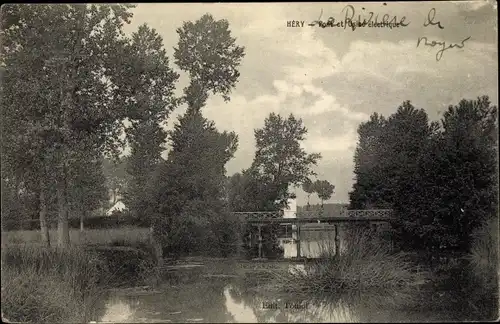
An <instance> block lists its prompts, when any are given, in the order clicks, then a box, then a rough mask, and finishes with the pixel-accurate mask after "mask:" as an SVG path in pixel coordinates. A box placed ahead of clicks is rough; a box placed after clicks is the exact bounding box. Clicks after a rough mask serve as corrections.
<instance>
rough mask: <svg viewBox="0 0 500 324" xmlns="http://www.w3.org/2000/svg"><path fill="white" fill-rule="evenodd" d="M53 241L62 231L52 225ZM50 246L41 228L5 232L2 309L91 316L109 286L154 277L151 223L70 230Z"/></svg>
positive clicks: (18, 315)
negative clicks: (62, 242)
mask: <svg viewBox="0 0 500 324" xmlns="http://www.w3.org/2000/svg"><path fill="white" fill-rule="evenodd" d="M50 234H51V242H54V243H56V238H57V233H56V231H52V232H51V233H50ZM70 236H71V243H72V244H71V246H70V247H68V248H65V249H61V248H57V247H51V248H46V247H44V246H42V245H41V244H40V234H39V231H15V232H6V233H2V313H3V316H5V318H7V319H8V320H9V321H14V322H26V321H29V322H51V323H54V322H88V321H89V320H90V319H91V318H93V317H95V316H94V313H95V312H96V311H98V310H99V308H98V307H97V306H102V305H103V301H102V299H103V298H104V295H105V294H106V292H107V290H108V288H111V287H115V286H121V285H130V284H131V283H132V284H134V285H136V284H143V283H146V284H150V283H151V284H152V283H155V282H156V281H155V276H156V275H157V274H156V271H155V268H156V267H155V265H156V262H155V259H154V255H153V250H152V248H151V246H150V244H149V229H142V228H120V229H106V230H104V229H103V230H86V231H85V232H83V233H80V231H79V230H71V232H70Z"/></svg>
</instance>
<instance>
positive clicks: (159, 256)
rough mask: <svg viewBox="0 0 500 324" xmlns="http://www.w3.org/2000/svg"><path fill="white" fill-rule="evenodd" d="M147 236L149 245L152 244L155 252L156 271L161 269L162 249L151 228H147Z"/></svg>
mask: <svg viewBox="0 0 500 324" xmlns="http://www.w3.org/2000/svg"><path fill="white" fill-rule="evenodd" d="M149 234H150V238H151V243H152V244H153V248H154V251H155V257H156V260H157V261H158V263H157V266H158V269H161V268H163V248H162V246H161V244H160V241H159V240H157V239H156V238H155V234H154V230H153V226H151V227H150V228H149Z"/></svg>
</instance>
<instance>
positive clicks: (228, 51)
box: [154, 14, 244, 252]
mask: <svg viewBox="0 0 500 324" xmlns="http://www.w3.org/2000/svg"><path fill="white" fill-rule="evenodd" d="M177 33H178V34H179V44H178V47H177V48H175V49H174V58H175V63H176V64H177V66H178V67H179V68H180V69H181V70H183V71H185V72H187V73H188V75H189V77H190V84H189V86H188V87H186V88H185V89H184V96H183V98H182V101H183V102H184V103H186V104H187V111H186V113H185V114H184V115H183V116H181V117H180V118H179V122H178V123H177V124H176V125H175V127H174V130H173V131H172V132H171V133H170V134H169V135H170V143H171V146H172V149H171V151H170V152H169V155H168V160H167V161H166V162H165V163H162V164H161V165H160V166H159V169H158V171H157V172H158V182H159V183H158V185H157V188H158V194H157V197H158V198H156V200H157V201H159V202H160V204H159V206H158V209H157V210H158V212H157V214H156V218H155V223H154V235H155V237H157V238H158V239H159V240H161V241H162V242H163V243H162V244H163V246H165V247H167V248H168V249H169V250H170V251H177V252H182V250H183V249H186V252H188V251H189V250H190V249H194V248H196V245H198V246H203V245H204V243H207V242H208V243H210V241H213V240H211V239H210V238H213V236H214V234H213V233H214V230H215V227H216V223H218V222H219V221H218V219H217V217H218V215H224V214H225V212H224V210H225V207H226V202H225V199H224V198H225V194H224V190H225V188H224V187H225V179H226V178H225V164H226V163H227V161H229V159H230V158H232V156H233V155H234V152H235V150H236V148H237V136H236V134H234V133H233V132H219V131H217V129H216V127H215V124H214V123H213V122H211V121H209V120H207V119H206V118H204V117H203V115H202V113H201V109H202V108H203V107H204V105H205V103H206V100H207V98H208V95H209V93H212V94H221V95H222V96H223V98H224V100H226V101H228V100H229V94H230V92H231V90H232V88H233V87H234V86H235V84H236V82H237V79H238V77H239V72H238V71H237V67H238V66H239V64H240V61H241V59H242V58H243V56H244V48H243V47H239V46H237V45H236V44H235V42H236V39H235V38H233V37H232V36H231V33H230V30H229V24H228V22H227V21H226V20H218V21H217V20H214V18H213V17H212V16H211V15H209V14H206V15H204V16H202V17H201V18H200V19H199V20H198V21H196V22H195V23H193V22H185V23H184V24H183V26H182V27H181V28H178V29H177ZM219 223H220V222H219ZM222 223H224V222H222ZM204 230H206V232H205V231H204ZM181 245H182V246H181Z"/></svg>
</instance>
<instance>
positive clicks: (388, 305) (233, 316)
mask: <svg viewBox="0 0 500 324" xmlns="http://www.w3.org/2000/svg"><path fill="white" fill-rule="evenodd" d="M204 264H205V265H204V266H203V267H198V268H191V269H190V268H184V269H182V270H179V271H178V272H175V273H172V274H171V277H170V278H169V279H166V280H165V281H164V282H163V283H162V284H161V285H160V286H159V287H156V288H155V289H149V288H147V287H146V288H141V289H132V290H130V289H121V290H117V291H113V292H112V293H110V295H109V297H108V299H107V300H106V301H105V302H103V305H102V306H103V307H102V312H101V314H100V316H99V318H97V319H96V320H97V321H98V322H115V323H117V322H120V323H138V322H139V323H140V322H143V323H148V322H149V323H153V322H154V323H160V322H164V323H169V322H193V323H195V322H218V323H257V322H265V323H273V322H422V321H423V322H434V321H453V320H454V321H460V320H465V319H476V320H480V319H485V318H491V316H492V315H491V311H492V310H491V309H489V312H490V313H489V314H486V313H488V310H485V309H484V305H483V304H484V300H481V298H482V297H484V296H482V297H481V295H484V292H474V291H472V290H469V291H461V289H462V290H463V287H462V288H461V287H460V285H459V284H458V285H457V278H453V279H454V280H453V281H454V285H455V288H453V287H452V286H450V285H448V286H446V285H445V284H443V285H442V287H440V288H438V287H437V285H431V286H429V287H427V288H424V289H419V288H414V289H411V290H410V291H406V292H404V293H402V292H391V293H383V292H381V291H377V292H338V293H336V294H334V295H332V294H329V295H325V294H323V295H321V294H320V295H315V296H308V297H305V296H304V297H300V296H294V295H291V294H283V293H277V292H275V291H274V292H273V291H270V290H267V289H264V288H265V286H266V285H267V284H269V281H268V279H265V278H260V277H259V275H258V273H259V271H258V269H256V268H257V267H260V266H265V265H270V264H271V263H262V264H257V263H248V262H246V263H240V262H233V261H227V260H226V261H223V260H217V261H207V260H205V261H204ZM273 266H276V267H282V268H283V269H285V270H286V269H287V270H288V271H303V266H301V265H297V264H295V265H294V264H289V263H284V262H280V263H275V264H274V265H273ZM244 268H252V270H250V271H247V272H246V273H245V271H241V270H242V269H244ZM230 269H233V270H234V269H236V271H232V272H231V275H224V273H229V270H230ZM249 277H251V278H255V280H252V281H251V282H250V283H249V282H248V280H244V278H249ZM259 278H260V279H259ZM457 287H458V288H457ZM476 295H477V296H479V297H477V298H479V299H477V300H475V299H474V296H476ZM471 303H472V304H471ZM493 311H494V310H493Z"/></svg>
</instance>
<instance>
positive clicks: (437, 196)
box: [415, 96, 498, 251]
mask: <svg viewBox="0 0 500 324" xmlns="http://www.w3.org/2000/svg"><path fill="white" fill-rule="evenodd" d="M496 118H497V107H496V106H492V105H491V102H490V101H489V99H488V97H486V96H484V97H480V98H478V99H477V100H461V101H460V102H459V103H458V105H456V106H450V107H449V108H448V110H447V111H446V112H445V114H444V116H443V118H442V120H441V122H442V126H443V129H442V133H441V135H440V136H438V137H436V138H435V140H434V142H433V144H432V146H431V148H430V149H431V150H430V152H432V153H431V155H430V156H428V157H426V156H424V157H423V158H422V162H421V168H420V174H419V176H420V179H421V180H420V181H422V182H423V184H424V185H423V187H424V188H425V190H424V189H423V190H422V193H421V194H420V195H417V196H416V197H415V199H417V198H419V200H418V201H417V202H420V201H422V200H423V199H428V204H426V205H425V206H426V207H427V208H425V209H424V211H425V212H426V214H425V215H427V217H426V218H427V219H426V221H425V225H426V226H425V227H424V229H425V231H422V232H420V233H421V235H422V237H423V238H429V239H432V242H433V244H432V245H431V247H448V248H454V249H459V250H461V251H467V250H468V249H469V247H470V244H471V233H472V232H473V231H474V230H475V229H476V228H477V227H478V226H480V225H481V223H482V222H484V221H486V220H488V219H490V218H491V217H494V215H496V213H497V206H496V201H497V199H498V198H497V197H498V196H497V195H498V187H497V176H498V169H497V167H498V161H497V155H496V154H497V153H496V149H495V147H496V146H497V143H498V138H497V134H498V132H497V124H496ZM431 157H432V159H431Z"/></svg>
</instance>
